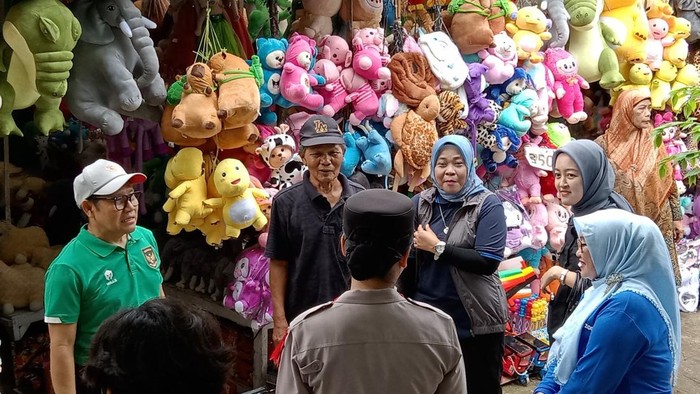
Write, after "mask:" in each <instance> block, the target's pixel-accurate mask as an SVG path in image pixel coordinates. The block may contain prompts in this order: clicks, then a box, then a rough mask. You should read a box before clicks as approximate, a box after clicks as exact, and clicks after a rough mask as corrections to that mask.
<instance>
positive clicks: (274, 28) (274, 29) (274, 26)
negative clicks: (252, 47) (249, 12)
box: [253, 0, 280, 38]
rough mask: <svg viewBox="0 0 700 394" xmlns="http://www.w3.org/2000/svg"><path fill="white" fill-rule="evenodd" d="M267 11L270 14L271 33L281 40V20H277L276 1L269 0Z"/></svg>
mask: <svg viewBox="0 0 700 394" xmlns="http://www.w3.org/2000/svg"><path fill="white" fill-rule="evenodd" d="M267 9H268V11H269V13H270V32H271V33H272V37H274V38H279V37H280V23H279V20H278V19H277V18H278V13H277V2H276V1H275V0H267ZM253 38H254V37H253Z"/></svg>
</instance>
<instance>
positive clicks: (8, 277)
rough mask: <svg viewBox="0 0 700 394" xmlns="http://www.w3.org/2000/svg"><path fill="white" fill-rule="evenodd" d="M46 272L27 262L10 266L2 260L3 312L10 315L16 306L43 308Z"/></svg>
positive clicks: (0, 290) (0, 284)
mask: <svg viewBox="0 0 700 394" xmlns="http://www.w3.org/2000/svg"><path fill="white" fill-rule="evenodd" d="M45 273H46V271H44V270H43V269H41V268H38V267H32V266H31V265H29V264H26V263H24V264H18V265H13V266H8V265H7V264H5V263H4V262H3V261H1V260H0V305H2V313H3V314H5V315H10V314H12V313H14V312H15V309H16V308H26V307H29V310H31V311H38V310H40V309H41V308H43V306H44V275H45Z"/></svg>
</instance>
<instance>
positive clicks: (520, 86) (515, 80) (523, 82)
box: [488, 67, 533, 106]
mask: <svg viewBox="0 0 700 394" xmlns="http://www.w3.org/2000/svg"><path fill="white" fill-rule="evenodd" d="M528 87H529V88H532V87H533V83H532V78H531V77H530V74H528V73H527V72H526V71H525V70H524V69H523V68H521V67H518V68H516V69H515V72H514V73H513V76H512V77H510V78H509V79H508V80H507V81H505V82H503V83H502V84H500V85H491V86H489V87H488V98H490V99H491V100H494V101H495V102H496V104H498V105H500V106H503V103H505V102H506V101H509V100H510V98H511V97H513V96H515V95H516V94H518V93H520V92H522V91H523V90H524V89H525V88H528Z"/></svg>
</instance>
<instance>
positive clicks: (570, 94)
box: [544, 48, 589, 124]
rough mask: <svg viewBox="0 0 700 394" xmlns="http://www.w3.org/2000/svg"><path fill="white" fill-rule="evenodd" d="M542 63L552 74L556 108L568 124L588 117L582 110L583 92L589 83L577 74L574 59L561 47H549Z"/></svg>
mask: <svg viewBox="0 0 700 394" xmlns="http://www.w3.org/2000/svg"><path fill="white" fill-rule="evenodd" d="M544 63H545V66H547V68H549V69H550V71H552V75H553V76H554V93H555V95H556V99H557V109H558V110H559V113H560V114H561V116H562V117H563V118H564V119H566V121H567V122H569V123H570V124H576V123H578V122H582V121H584V120H586V119H587V118H588V115H587V114H586V113H585V112H584V111H583V93H582V92H581V89H588V88H589V85H588V82H586V80H585V79H583V77H581V76H580V75H578V66H577V65H576V59H574V57H573V56H571V54H570V53H569V52H567V51H566V50H564V49H562V48H549V49H547V51H546V52H545V54H544Z"/></svg>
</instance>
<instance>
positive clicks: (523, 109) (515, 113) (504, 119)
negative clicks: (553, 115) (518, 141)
mask: <svg viewBox="0 0 700 394" xmlns="http://www.w3.org/2000/svg"><path fill="white" fill-rule="evenodd" d="M537 99H538V96H537V92H536V91H534V90H533V89H524V90H523V91H522V92H520V93H518V94H516V95H515V96H513V97H511V99H510V105H509V106H507V107H506V108H504V109H503V111H502V112H501V116H500V117H499V118H498V123H499V124H502V125H504V126H506V127H508V128H509V129H512V130H513V131H515V133H516V134H517V135H518V137H522V136H523V135H525V133H527V132H528V130H530V127H532V122H531V121H530V120H529V118H530V116H532V109H536V108H537V107H535V105H536V104H537Z"/></svg>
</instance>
